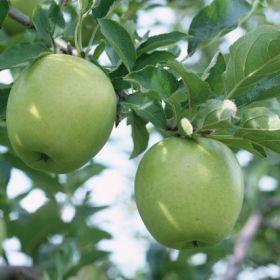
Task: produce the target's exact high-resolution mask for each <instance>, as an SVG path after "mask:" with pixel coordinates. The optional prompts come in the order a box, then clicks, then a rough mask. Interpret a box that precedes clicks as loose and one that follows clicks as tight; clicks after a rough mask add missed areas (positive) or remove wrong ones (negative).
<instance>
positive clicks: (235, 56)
mask: <svg viewBox="0 0 280 280" xmlns="http://www.w3.org/2000/svg"><path fill="white" fill-rule="evenodd" d="M279 44H280V31H279V29H277V28H275V27H273V26H261V27H259V28H258V29H257V30H256V31H253V32H250V33H248V34H247V35H245V36H244V37H242V38H241V39H239V40H238V41H237V42H236V43H235V44H234V45H233V46H232V47H231V48H230V59H229V63H228V66H227V70H226V73H225V86H226V92H227V98H232V99H234V100H235V101H236V103H237V104H238V105H244V104H248V103H251V102H253V101H256V100H263V99H266V98H270V97H277V96H279V92H280V49H279Z"/></svg>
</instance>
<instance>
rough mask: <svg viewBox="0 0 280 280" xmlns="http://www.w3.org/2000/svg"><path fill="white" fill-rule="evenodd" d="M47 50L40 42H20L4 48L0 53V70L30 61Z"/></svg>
mask: <svg viewBox="0 0 280 280" xmlns="http://www.w3.org/2000/svg"><path fill="white" fill-rule="evenodd" d="M48 52H49V50H48V49H47V48H46V47H44V46H43V45H42V44H40V43H35V42H34V43H22V44H18V45H14V46H12V47H10V48H7V49H5V50H4V51H3V52H2V53H1V54H0V70H2V69H7V68H14V67H17V66H19V65H20V64H23V63H26V62H32V61H34V60H35V59H37V58H38V57H40V56H42V55H44V54H47V53H48Z"/></svg>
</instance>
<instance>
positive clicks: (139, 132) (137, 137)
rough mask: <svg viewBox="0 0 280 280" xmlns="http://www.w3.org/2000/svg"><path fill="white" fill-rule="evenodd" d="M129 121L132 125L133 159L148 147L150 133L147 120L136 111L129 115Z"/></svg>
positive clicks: (131, 156)
mask: <svg viewBox="0 0 280 280" xmlns="http://www.w3.org/2000/svg"><path fill="white" fill-rule="evenodd" d="M127 123H128V124H129V125H131V129H132V139H133V151H132V153H131V155H130V158H131V159H132V158H135V157H137V156H138V155H140V154H141V153H143V152H144V151H145V150H146V149H147V147H148V143H149V133H148V130H147V128H146V122H145V121H143V120H142V119H141V118H140V117H138V116H137V115H136V114H135V113H131V114H129V115H128V118H127Z"/></svg>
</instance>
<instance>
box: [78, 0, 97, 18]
mask: <svg viewBox="0 0 280 280" xmlns="http://www.w3.org/2000/svg"><path fill="white" fill-rule="evenodd" d="M78 2H79V7H80V11H81V14H82V15H83V14H85V13H87V12H88V11H89V10H90V9H91V8H92V5H93V0H78Z"/></svg>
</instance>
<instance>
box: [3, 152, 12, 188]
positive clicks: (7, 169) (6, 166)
mask: <svg viewBox="0 0 280 280" xmlns="http://www.w3.org/2000/svg"><path fill="white" fill-rule="evenodd" d="M12 168H13V167H12V165H11V164H10V163H8V162H6V161H5V160H3V158H2V157H1V155H0V170H1V172H0V193H3V192H4V191H5V190H6V187H7V185H8V183H9V180H10V178H11V171H12Z"/></svg>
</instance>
